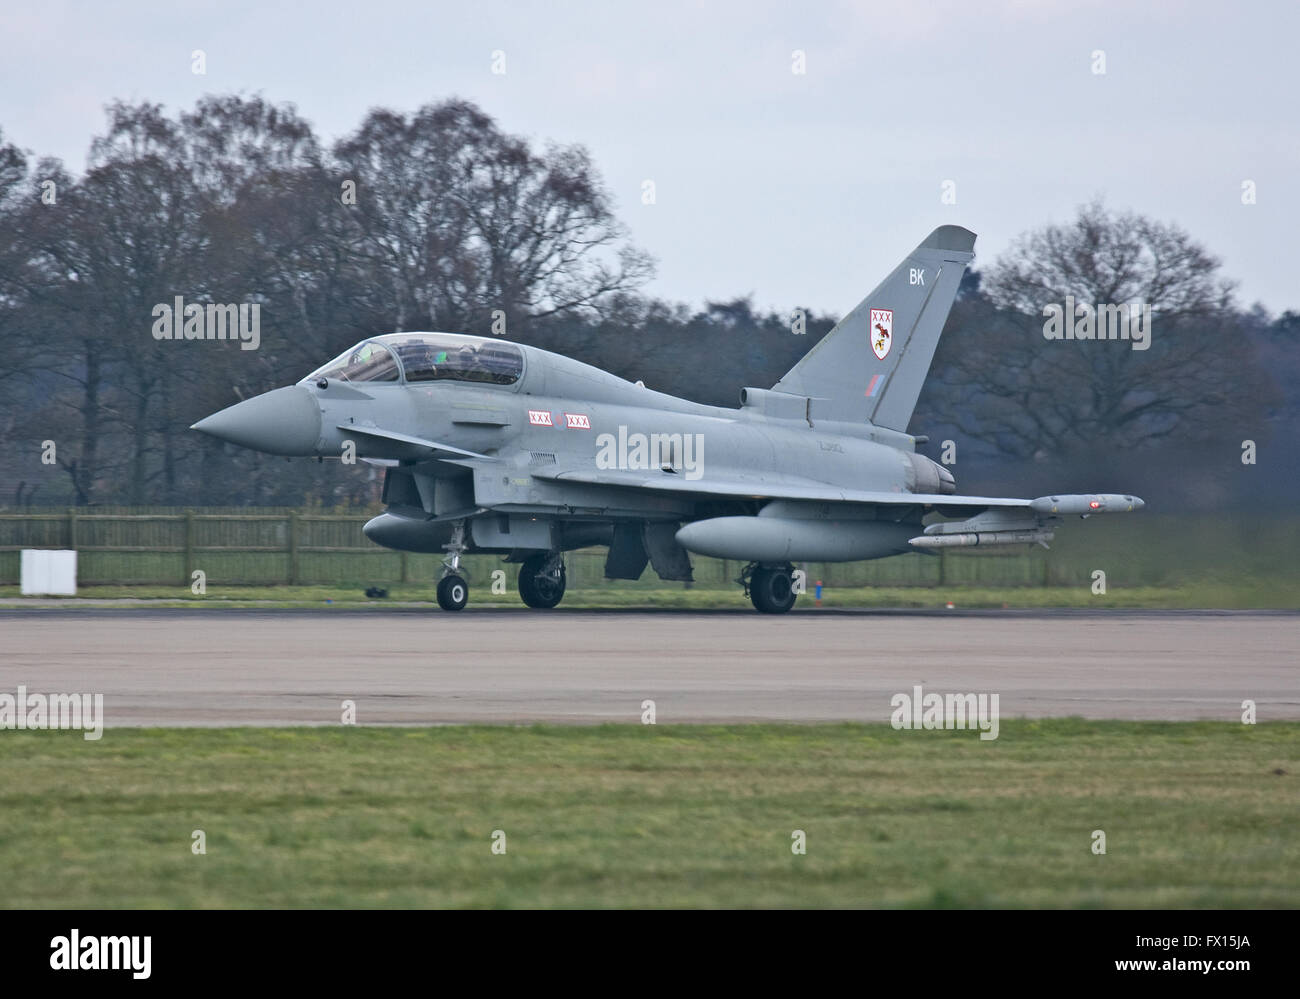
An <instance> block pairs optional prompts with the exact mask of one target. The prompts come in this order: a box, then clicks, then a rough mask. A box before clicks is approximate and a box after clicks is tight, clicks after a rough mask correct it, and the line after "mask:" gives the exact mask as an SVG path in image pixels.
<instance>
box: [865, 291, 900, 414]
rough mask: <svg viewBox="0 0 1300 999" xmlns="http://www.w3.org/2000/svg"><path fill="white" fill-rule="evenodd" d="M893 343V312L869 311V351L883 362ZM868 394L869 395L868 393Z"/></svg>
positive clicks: (888, 310)
mask: <svg viewBox="0 0 1300 999" xmlns="http://www.w3.org/2000/svg"><path fill="white" fill-rule="evenodd" d="M893 343H894V310H893V309H872V310H871V351H872V353H874V354H875V355H876V357H877V358H879V359H880V360H882V361H883V360H884V359H885V356H886V355H887V354H888V353H889V348H890V347H891V346H893ZM868 394H870V393H868Z"/></svg>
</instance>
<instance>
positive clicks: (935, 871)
mask: <svg viewBox="0 0 1300 999" xmlns="http://www.w3.org/2000/svg"><path fill="white" fill-rule="evenodd" d="M0 746H2V747H3V750H2V751H0V871H3V872H4V877H3V886H4V890H3V891H2V892H0V905H4V906H9V907H18V908H22V907H61V906H89V907H110V908H111V907H135V906H161V907H261V906H289V907H295V906H335V907H386V906H497V907H531V906H543V907H568V906H596V907H604V906H634V907H641V906H651V907H657V906H882V907H917V906H923V907H931V906H940V907H989V906H993V907H1000V906H1031V907H1059V906H1064V907H1266V906H1267V907H1297V906H1300V837H1297V834H1296V829H1297V822H1298V820H1300V795H1297V793H1296V789H1295V782H1296V780H1297V775H1298V774H1300V724H1296V723H1270V724H1261V725H1258V726H1242V725H1234V724H1228V723H1211V722H1206V723H1121V722H1084V721H1080V720H1075V719H1065V720H1059V721H1036V722H1031V721H1004V722H1003V723H1002V727H1001V737H1000V738H999V739H998V740H996V741H995V742H981V741H980V740H979V738H978V737H977V735H976V734H975V733H973V732H943V731H939V732H896V731H894V730H893V729H891V728H890V727H888V726H882V725H826V726H794V725H752V726H734V727H708V726H700V727H687V726H657V727H649V726H600V727H587V728H581V727H578V728H569V727H565V728H558V727H532V728H509V727H468V728H460V727H456V728H420V729H397V728H344V727H338V728H330V729H217V730H203V729H193V730H180V729H153V730H128V729H111V730H108V731H107V732H106V733H105V735H104V738H103V740H102V741H100V742H87V741H84V740H83V739H82V738H81V734H80V733H73V732H54V733H49V732H12V731H10V732H3V733H0ZM196 829H201V830H203V831H204V832H205V834H206V843H207V853H206V855H204V856H196V855H195V854H194V853H192V851H191V842H192V840H191V834H192V832H193V831H194V830H196ZM1098 829H1100V830H1103V831H1104V832H1105V834H1106V838H1107V842H1106V847H1107V852H1106V854H1105V855H1104V856H1098V855H1095V854H1094V853H1093V852H1092V849H1091V846H1092V842H1093V840H1092V833H1093V831H1094V830H1098ZM494 830H502V831H503V832H504V833H505V837H506V839H505V845H506V852H505V853H504V854H494V853H493V852H492V850H491V837H492V834H493V831H494ZM794 830H804V832H805V833H806V835H807V854H806V855H804V856H796V855H794V854H793V853H792V851H791V842H792V840H791V834H792V832H793V831H794Z"/></svg>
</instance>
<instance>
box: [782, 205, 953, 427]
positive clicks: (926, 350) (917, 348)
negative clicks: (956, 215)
mask: <svg viewBox="0 0 1300 999" xmlns="http://www.w3.org/2000/svg"><path fill="white" fill-rule="evenodd" d="M974 250H975V234H974V233H973V232H971V231H970V230H969V229H963V228H961V226H955V225H942V226H940V227H939V228H938V229H936V230H934V232H932V233H930V235H929V236H927V237H926V238H925V239H924V240H923V241H922V242H921V245H920V246H918V247H917V248H916V249H915V250H913V251H912V252H911V253H910V254H908V256H907V258H906V259H905V260H904V261H903V262H902V263H901V264H899V265H898V266H897V267H895V268H894V271H893V273H892V274H890V275H889V277H887V278H885V280H883V281H882V282H880V285H879V286H878V287H877V288H876V290H875V291H873V292H872V293H871V294H870V295H868V296H867V297H866V298H865V299H863V300H862V302H861V303H859V305H858V307H857V308H856V309H854V310H853V311H852V312H850V313H849V314H848V315H847V316H845V317H844V318H843V319H842V320H840V322H839V323H838V324H837V325H836V327H835V328H834V329H833V330H831V331H830V332H829V333H827V334H826V335H825V336H824V337H822V339H821V340H820V341H819V342H818V343H817V345H816V346H815V347H813V349H812V350H810V351H809V352H808V353H807V354H805V355H804V357H803V359H802V360H800V361H799V363H798V364H796V365H795V366H794V367H793V368H791V369H790V370H789V371H788V372H786V374H785V375H784V377H782V379H781V380H780V381H779V382H777V383H776V384H775V385H774V386H772V387H773V389H774V390H775V391H778V392H789V393H791V394H793V395H803V396H810V397H812V398H816V399H826V400H828V405H827V406H826V407H825V409H824V410H823V411H825V412H826V413H827V415H828V416H829V417H830V418H831V419H836V420H850V421H855V422H857V421H862V420H870V421H871V422H872V423H874V424H875V425H876V426H879V427H888V428H889V429H891V430H900V431H903V432H906V431H907V423H908V421H909V420H910V419H911V418H912V410H913V409H915V408H916V400H917V397H918V396H919V395H920V394H921V386H922V384H924V382H925V377H926V375H927V374H928V373H929V371H930V361H931V360H932V359H933V358H934V349H935V347H936V346H937V345H938V343H939V335H940V334H941V333H942V332H943V324H944V323H945V322H947V320H948V311H949V310H950V309H951V308H952V302H953V299H954V298H955V297H956V296H957V285H958V284H959V283H960V282H961V276H962V273H963V272H964V271H965V269H966V264H967V263H969V262H970V260H971V258H973V257H974V256H975V253H974ZM821 408H822V407H819V409H821Z"/></svg>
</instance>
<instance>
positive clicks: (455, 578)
mask: <svg viewBox="0 0 1300 999" xmlns="http://www.w3.org/2000/svg"><path fill="white" fill-rule="evenodd" d="M442 547H443V548H445V549H446V550H447V557H446V558H445V559H443V561H442V579H440V580H438V606H439V607H441V608H442V609H443V610H446V611H458V610H464V609H465V605H466V604H467V603H469V583H467V582H466V581H465V577H464V576H462V575H461V568H460V556H461V553H462V552H464V551H465V521H463V520H458V521H456V523H455V524H454V525H453V528H452V532H451V540H450V541H448V542H447V543H446V544H445V545H443V546H442Z"/></svg>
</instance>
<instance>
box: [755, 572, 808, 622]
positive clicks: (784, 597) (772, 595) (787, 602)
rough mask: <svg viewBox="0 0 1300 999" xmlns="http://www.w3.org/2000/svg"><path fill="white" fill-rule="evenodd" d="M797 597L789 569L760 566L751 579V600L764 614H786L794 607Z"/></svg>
mask: <svg viewBox="0 0 1300 999" xmlns="http://www.w3.org/2000/svg"><path fill="white" fill-rule="evenodd" d="M797 596H798V594H796V593H795V592H794V580H793V578H792V577H791V575H790V571H789V570H788V569H770V568H766V567H764V566H759V567H758V568H757V569H755V570H754V574H753V576H751V577H750V579H749V599H750V601H751V602H752V603H753V604H754V607H755V609H756V610H759V611H761V612H762V613H764V614H784V613H785V612H786V611H788V610H789V609H790V608H791V607H793V606H794V602H795V599H796V597H797Z"/></svg>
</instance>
